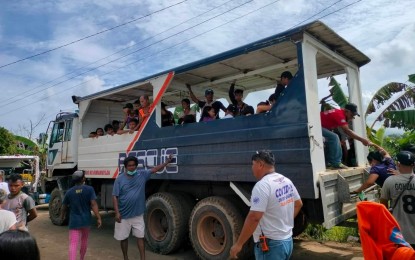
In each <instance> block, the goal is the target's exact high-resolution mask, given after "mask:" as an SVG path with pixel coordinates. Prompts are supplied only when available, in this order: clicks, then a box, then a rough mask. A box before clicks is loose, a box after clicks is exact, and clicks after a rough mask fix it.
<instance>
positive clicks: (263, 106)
mask: <svg viewBox="0 0 415 260" xmlns="http://www.w3.org/2000/svg"><path fill="white" fill-rule="evenodd" d="M274 103H275V93H274V94H271V95H270V96H269V98H268V100H267V101H265V102H259V103H258V105H257V107H256V113H257V114H260V113H265V112H268V111H270V110H271V108H272V105H274Z"/></svg>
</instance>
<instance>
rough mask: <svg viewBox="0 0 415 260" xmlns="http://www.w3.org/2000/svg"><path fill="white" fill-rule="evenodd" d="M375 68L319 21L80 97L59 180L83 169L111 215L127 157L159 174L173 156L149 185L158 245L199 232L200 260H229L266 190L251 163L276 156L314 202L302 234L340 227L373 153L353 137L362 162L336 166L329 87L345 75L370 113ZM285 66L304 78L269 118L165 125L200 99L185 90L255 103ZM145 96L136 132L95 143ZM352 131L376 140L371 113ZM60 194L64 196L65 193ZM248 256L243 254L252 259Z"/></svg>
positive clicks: (61, 123)
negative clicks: (253, 199)
mask: <svg viewBox="0 0 415 260" xmlns="http://www.w3.org/2000/svg"><path fill="white" fill-rule="evenodd" d="M369 61H370V59H369V58H368V57H367V56H366V55H364V54H363V53H362V52H360V51H359V50H358V49H356V48H355V47H353V46H352V45H350V44H349V43H348V42H347V41H345V40H344V39H343V38H341V37H340V36H339V35H337V34H336V33H335V32H334V31H333V30H331V29H330V28H329V27H327V26H326V25H325V24H323V23H322V22H320V21H315V22H312V23H310V24H307V25H304V26H301V27H298V28H294V29H292V30H289V31H286V32H282V33H279V34H276V35H273V36H270V37H268V38H265V39H261V40H258V41H256V42H253V43H251V44H248V45H245V46H241V47H239V48H236V49H233V50H230V51H227V52H225V53H221V54H218V55H215V56H212V57H209V58H206V59H203V60H200V61H196V62H193V63H190V64H187V65H184V66H181V67H178V68H174V69H171V70H168V71H164V72H160V73H157V74H155V75H152V76H149V77H146V78H143V79H140V80H137V81H134V82H130V83H127V84H124V85H121V86H118V87H115V88H112V89H108V90H105V91H102V92H98V93H95V94H92V95H88V96H85V97H73V101H74V102H75V103H76V104H77V105H78V107H79V112H78V113H76V114H73V115H67V117H63V116H62V117H59V119H57V120H56V121H55V122H54V128H53V131H52V137H51V142H50V149H49V153H48V155H49V156H53V159H50V160H49V159H48V166H49V167H50V168H49V169H50V170H49V175H48V176H49V177H50V178H56V179H57V180H59V179H61V178H62V177H64V176H65V175H69V174H70V173H72V172H73V170H75V169H80V170H84V171H85V172H86V177H87V178H89V181H90V184H91V185H92V186H94V188H95V190H96V192H97V194H98V197H99V201H100V205H101V206H102V207H103V208H106V209H111V208H112V199H111V194H112V187H113V181H114V179H115V178H117V176H118V175H119V174H121V173H122V172H123V170H124V169H123V160H124V159H125V158H126V157H127V156H131V155H133V156H136V157H137V158H138V160H139V164H140V167H141V168H143V169H150V168H152V167H154V166H155V165H158V164H160V163H163V162H164V161H165V160H166V158H167V157H168V156H169V155H170V154H172V155H173V156H174V161H173V162H172V163H171V164H170V165H169V166H168V167H166V168H165V169H163V170H161V171H160V172H158V173H157V174H155V175H153V176H152V179H151V180H150V181H149V182H148V183H147V186H146V196H147V212H146V216H145V221H146V225H147V229H146V239H147V242H148V244H149V246H150V248H151V249H152V250H153V251H155V252H159V253H162V254H168V253H170V252H173V251H174V250H177V249H178V248H179V247H180V246H181V245H182V243H183V239H182V238H183V237H185V236H187V234H189V236H190V240H191V243H192V245H193V248H194V250H195V252H196V253H197V255H198V256H199V257H200V258H202V259H225V258H226V257H227V256H228V253H229V249H230V246H231V245H232V244H233V242H234V241H235V239H236V238H237V235H238V234H239V232H240V228H241V227H242V224H243V221H244V217H245V215H246V214H247V212H248V210H249V206H250V192H251V190H252V187H253V186H254V184H255V178H254V177H253V176H252V173H251V166H250V165H251V156H252V154H253V153H255V151H257V150H261V149H267V150H271V151H272V152H273V153H274V155H275V157H276V169H277V172H279V173H281V174H283V175H285V176H287V177H288V178H290V179H291V180H292V181H293V183H294V185H295V186H296V187H297V189H298V191H299V192H300V195H301V198H302V200H303V202H304V207H303V212H304V215H301V219H300V220H299V221H297V222H296V223H297V227H298V229H297V231H296V233H299V232H301V231H302V230H303V229H304V227H305V224H306V222H305V221H304V220H305V217H304V216H306V217H307V219H308V220H309V221H311V222H314V223H322V224H323V225H324V226H325V227H326V228H330V227H332V226H334V225H336V224H339V223H341V222H342V221H344V220H346V219H347V218H349V217H351V216H353V215H354V214H355V203H354V201H353V200H351V199H350V195H349V191H350V189H354V188H357V187H358V186H360V184H361V183H362V182H363V179H364V169H365V168H366V161H365V160H366V159H365V155H366V153H367V148H366V147H364V146H363V145H362V144H361V143H360V142H356V141H354V150H353V152H354V154H355V158H354V159H355V160H354V161H355V165H353V166H352V167H349V169H344V170H336V171H334V170H329V169H327V168H326V165H325V153H324V141H323V137H322V128H321V122H320V104H319V101H320V96H321V95H320V96H319V88H318V82H319V80H320V79H324V78H327V77H330V76H337V75H343V76H346V77H345V78H346V79H347V90H348V96H349V100H350V101H351V102H353V103H355V104H357V106H358V110H360V111H361V110H362V100H361V99H362V95H361V85H360V71H359V68H360V67H361V66H363V65H365V64H366V63H368V62H369ZM284 71H289V72H291V73H292V75H294V77H293V79H292V80H291V81H290V82H289V84H288V85H287V86H286V88H285V90H284V91H283V93H282V95H281V96H280V97H279V98H278V101H277V102H276V103H275V104H274V105H273V106H272V108H271V109H270V110H269V111H268V112H267V113H261V114H254V115H249V116H238V117H235V118H231V119H223V120H222V119H220V120H214V121H212V122H197V123H189V124H180V125H174V126H166V127H162V124H161V118H162V114H161V102H164V103H165V104H166V105H167V107H168V108H170V109H171V110H173V109H174V108H175V107H179V106H181V101H182V99H183V98H188V97H189V92H188V89H187V88H186V84H190V85H191V86H192V89H193V92H194V94H195V95H196V96H197V97H198V99H199V100H203V99H204V92H205V90H206V89H207V88H209V89H212V90H213V91H214V97H215V99H217V98H222V100H224V101H223V102H228V103H229V102H230V101H229V96H228V92H229V87H230V85H231V82H232V81H234V80H236V84H237V85H236V88H241V89H243V90H244V95H245V96H247V95H248V94H250V93H251V94H254V93H256V92H257V91H262V90H267V89H274V88H275V86H276V85H277V83H280V79H279V76H280V75H281V73H282V72H284ZM142 95H146V96H149V97H150V100H151V102H152V105H151V107H150V116H149V117H148V118H146V119H145V120H144V121H143V123H142V124H141V125H140V127H139V129H138V130H137V131H136V132H134V133H131V134H129V133H127V134H122V135H112V136H111V135H105V136H100V137H98V138H89V137H88V134H89V132H91V131H94V130H95V129H96V128H98V127H103V126H104V125H105V124H108V123H110V122H112V120H120V119H122V118H123V113H122V108H123V106H124V105H125V104H126V103H132V102H134V101H135V100H137V99H138V98H139V96H142ZM225 100H226V101H225ZM250 105H252V106H254V107H255V105H256V104H250ZM352 128H353V130H354V131H355V132H356V133H357V134H358V135H360V136H365V122H364V118H356V119H355V120H354V121H353V124H352ZM49 162H50V164H49ZM61 186H62V185H61ZM62 187H63V186H62ZM57 190H58V191H59V192H60V194H61V195H62V194H63V193H64V190H62V188H61V187H60V188H57ZM58 191H57V192H56V194H58ZM55 198H56V200H59V199H61V198H59V197H58V196H57V197H55ZM52 199H53V196H52ZM52 204H53V203H52ZM53 205H55V204H53ZM55 206H56V207H59V204H58V203H57V204H56V205H55ZM246 251H247V252H245V253H243V255H246V256H247V257H248V255H249V250H246Z"/></svg>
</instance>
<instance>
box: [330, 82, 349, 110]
mask: <svg viewBox="0 0 415 260" xmlns="http://www.w3.org/2000/svg"><path fill="white" fill-rule="evenodd" d="M329 86H332V88H331V89H330V90H329V91H330V94H331V96H332V98H333V100H334V102H336V103H337V105H339V107H344V106H346V104H347V103H348V98H347V96H346V95H345V94H344V92H343V90H342V89H341V87H340V84H339V83H338V82H337V80H336V79H335V78H334V77H333V76H331V77H330V83H329Z"/></svg>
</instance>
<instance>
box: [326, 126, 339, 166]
mask: <svg viewBox="0 0 415 260" xmlns="http://www.w3.org/2000/svg"><path fill="white" fill-rule="evenodd" d="M322 129H323V136H324V138H325V139H326V144H327V147H328V149H329V151H328V153H327V154H326V160H327V162H328V163H330V164H331V165H335V166H336V165H339V164H340V163H341V161H342V155H343V154H342V147H341V145H340V139H339V136H338V135H337V134H335V133H333V132H332V131H330V130H328V129H326V128H324V127H323V128H322Z"/></svg>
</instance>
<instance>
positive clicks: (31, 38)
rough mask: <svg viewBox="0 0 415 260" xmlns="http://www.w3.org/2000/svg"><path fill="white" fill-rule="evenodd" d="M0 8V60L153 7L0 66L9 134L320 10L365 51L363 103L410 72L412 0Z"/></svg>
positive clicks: (149, 1) (1, 117) (152, 1)
mask: <svg viewBox="0 0 415 260" xmlns="http://www.w3.org/2000/svg"><path fill="white" fill-rule="evenodd" d="M355 2H356V3H355ZM176 3H179V4H177V5H174V4H176ZM244 3H246V4H244ZM353 3H355V4H353ZM171 5H174V6H172V7H169V6H171ZM347 5H350V6H349V7H347V8H344V9H342V8H343V7H345V6H347ZM1 6H2V8H0V66H2V65H4V64H8V63H11V62H14V61H16V60H19V59H23V58H26V57H28V56H31V55H34V54H38V53H41V52H44V51H47V50H50V49H53V48H56V47H58V46H61V45H64V44H67V43H69V42H72V41H76V40H78V39H81V38H83V37H85V36H88V35H91V34H94V33H97V32H100V31H103V30H105V29H108V28H111V27H114V26H117V25H119V24H122V23H126V22H128V21H131V20H133V19H136V18H139V17H142V16H146V15H148V14H151V13H153V14H152V15H150V16H146V17H145V18H143V19H138V20H137V21H135V22H132V23H129V24H127V25H125V26H121V27H119V28H116V29H113V30H111V31H108V32H104V33H102V34H99V35H97V36H94V37H90V38H88V39H85V40H82V41H79V42H77V43H74V44H71V45H69V46H66V47H63V48H60V49H57V50H55V51H52V52H49V53H47V54H43V55H39V56H37V57H34V58H31V59H28V60H25V61H22V62H18V63H16V64H13V65H10V66H7V67H3V68H0V126H3V127H6V128H7V129H9V130H11V131H13V132H15V133H17V134H23V133H21V132H20V133H19V128H20V127H19V126H22V125H28V123H29V120H32V121H37V120H38V119H39V118H40V117H41V116H42V115H43V114H46V119H45V120H44V122H42V124H41V125H40V126H39V128H38V129H37V131H36V132H37V133H39V132H42V131H45V130H46V127H47V124H48V122H49V121H50V120H51V119H53V118H54V116H55V115H56V113H57V112H59V111H60V110H63V111H74V110H75V109H76V106H75V105H73V103H72V100H71V96H72V95H77V96H85V95H87V94H91V93H94V92H97V91H100V90H104V89H107V88H110V87H114V86H117V85H120V84H124V83H127V82H130V81H133V80H136V79H140V78H142V77H145V76H148V75H151V74H154V73H157V72H160V71H162V70H166V69H170V68H174V67H176V66H179V65H182V64H186V63H189V62H192V61H195V60H199V59H202V58H204V57H208V56H211V55H214V54H217V53H220V52H223V51H226V50H229V49H232V48H235V47H238V46H241V45H244V44H247V43H250V42H252V41H256V40H258V39H261V38H264V37H267V36H270V35H273V34H277V33H279V32H282V31H285V30H287V29H289V28H292V27H293V26H296V25H299V24H300V23H302V24H304V23H307V22H311V21H312V20H315V19H319V18H321V17H323V18H321V20H322V21H323V22H324V23H325V24H327V25H328V26H329V27H331V28H332V29H334V30H335V31H336V32H337V33H338V34H340V35H341V36H342V37H343V38H345V39H346V40H347V41H348V42H350V43H351V44H352V45H354V46H356V47H357V48H358V49H360V50H361V51H363V53H365V54H366V55H368V56H369V57H370V58H371V60H372V61H371V62H370V63H369V64H368V65H366V66H364V67H362V69H361V82H362V89H363V96H364V102H365V103H367V101H368V100H369V99H370V98H371V96H372V94H373V93H374V92H375V91H376V90H377V89H378V88H379V87H381V86H383V85H385V84H387V83H388V82H391V81H397V82H406V80H407V75H409V74H412V73H415V58H414V57H415V17H414V15H413V7H414V1H413V0H400V1H391V0H362V1H358V0H344V1H341V0H340V1H339V0H332V1H328V0H325V1H305V0H280V1H275V0H274V1H272V0H255V1H250V0H244V1H242V0H234V1H226V0H223V1H220V0H210V1H202V0H174V1H172V0H170V1H167V0H164V1H159V0H105V1H101V0H89V1H81V0H70V1H68V0H55V1H45V0H30V1H23V0H17V1H6V0H2V1H1ZM264 6H266V7H265V8H262V9H259V8H261V7H264ZM330 6H331V7H330ZM328 7H329V8H328ZM163 8H166V9H165V10H162V11H159V10H161V9H163ZM256 9H259V10H258V11H255V12H252V11H254V10H256ZM324 9H326V10H324ZM339 9H342V10H340V11H338V12H335V11H336V10H339ZM209 10H211V11H209ZM321 10H324V11H323V12H321V13H320V14H317V13H319V12H320V11H321ZM208 11H209V12H208ZM249 12H252V13H251V14H249V15H246V14H248V13H249ZM332 12H335V13H333V14H331V15H328V14H330V13H332ZM315 14H317V15H315ZM313 15H315V16H314V17H312V16H313ZM216 16H217V17H216ZM238 17H241V18H238ZM191 18H193V19H191ZM309 18H310V19H309ZM208 19H210V20H209V21H207V22H205V23H203V24H201V25H198V26H195V25H196V24H198V23H201V22H203V21H205V20H208ZM235 19H236V20H235ZM306 19H309V20H306ZM232 20H234V21H232ZM305 20H306V21H305ZM230 21H231V22H230ZM225 23H227V24H225ZM222 24H225V25H223V26H220V25H222ZM192 26H194V27H193V28H191V29H188V28H190V27H192ZM218 26H220V27H219V28H217V29H214V30H211V29H212V28H215V27H218ZM186 29H188V30H186ZM183 30H186V31H184V32H182V33H180V32H181V31H183ZM209 30H211V31H210V32H207V33H205V34H202V35H201V36H198V37H195V36H197V35H199V34H201V33H203V32H206V31H209ZM173 35H174V36H173ZM165 38H168V39H166V40H163V39H165ZM188 39H190V40H188ZM186 40H187V41H186ZM154 43H156V44H154ZM175 45H176V46H175ZM147 46H149V47H147ZM172 46H175V47H172ZM127 47H129V48H127ZM167 48H169V49H167ZM124 49H125V50H124ZM165 49H167V50H165ZM116 52H119V53H116ZM132 52H134V54H132V55H128V56H126V57H124V58H120V57H121V56H123V55H127V54H129V53H132ZM114 53H116V54H114ZM108 56H109V57H108ZM116 59H117V60H116ZM112 60H116V61H114V62H111V63H109V64H107V65H103V64H105V63H108V62H109V61H112ZM101 65H103V66H101ZM98 66H101V67H99V68H97V69H94V68H96V67H98ZM88 70H89V71H88ZM69 73H72V74H69ZM80 73H81V74H82V75H79V76H77V77H75V76H76V75H77V74H80Z"/></svg>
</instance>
